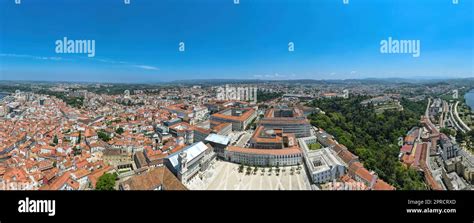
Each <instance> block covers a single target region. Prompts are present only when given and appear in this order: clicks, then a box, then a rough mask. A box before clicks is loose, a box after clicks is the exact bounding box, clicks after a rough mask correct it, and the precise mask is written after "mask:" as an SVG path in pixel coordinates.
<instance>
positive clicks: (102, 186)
mask: <svg viewBox="0 0 474 223" xmlns="http://www.w3.org/2000/svg"><path fill="white" fill-rule="evenodd" d="M116 179H117V176H116V175H114V174H110V173H105V174H104V175H102V176H101V177H99V180H97V183H96V185H95V189H96V190H114V188H115V180H116Z"/></svg>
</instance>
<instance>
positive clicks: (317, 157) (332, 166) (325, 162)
mask: <svg viewBox="0 0 474 223" xmlns="http://www.w3.org/2000/svg"><path fill="white" fill-rule="evenodd" d="M298 141H299V144H300V147H301V149H302V150H303V153H304V161H305V164H306V167H307V168H308V172H309V174H310V176H311V179H312V181H313V183H317V184H321V183H325V182H329V181H333V180H336V179H339V178H340V177H342V176H344V174H345V173H346V170H347V167H346V165H345V164H344V161H343V160H341V159H340V158H339V157H338V156H337V155H336V153H335V152H334V151H333V150H332V149H330V148H329V147H324V148H321V149H317V150H310V148H309V147H308V145H311V144H314V143H317V140H316V137H315V136H310V137H306V138H300V139H298Z"/></svg>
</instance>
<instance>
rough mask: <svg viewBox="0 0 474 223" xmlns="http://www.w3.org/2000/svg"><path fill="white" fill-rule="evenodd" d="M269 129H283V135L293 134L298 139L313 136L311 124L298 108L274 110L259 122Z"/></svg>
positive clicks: (270, 110)
mask: <svg viewBox="0 0 474 223" xmlns="http://www.w3.org/2000/svg"><path fill="white" fill-rule="evenodd" d="M258 124H259V126H264V127H265V128H268V129H282V130H283V133H293V134H295V136H296V137H298V138H300V137H308V136H311V124H310V123H309V121H308V120H307V119H306V117H305V116H304V113H303V111H301V110H300V109H298V108H272V109H269V110H268V111H267V112H266V113H265V116H264V117H263V118H262V119H261V120H260V121H259V122H258Z"/></svg>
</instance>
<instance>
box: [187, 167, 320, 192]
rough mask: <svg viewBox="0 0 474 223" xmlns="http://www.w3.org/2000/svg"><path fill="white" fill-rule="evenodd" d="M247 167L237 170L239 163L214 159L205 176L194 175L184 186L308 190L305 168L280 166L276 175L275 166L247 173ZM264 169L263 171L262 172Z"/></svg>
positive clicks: (204, 188)
mask: <svg viewBox="0 0 474 223" xmlns="http://www.w3.org/2000/svg"><path fill="white" fill-rule="evenodd" d="M246 169H247V167H245V168H244V170H243V172H239V164H235V163H230V162H225V161H216V162H215V163H214V165H213V168H211V169H210V170H209V171H208V173H207V174H206V176H205V177H202V179H201V178H199V177H195V179H193V180H192V181H191V182H190V183H188V184H187V185H186V186H187V187H188V188H189V189H190V190H310V189H311V186H310V184H309V181H308V178H307V176H306V173H305V170H304V168H303V166H302V165H301V169H300V170H297V168H296V167H293V169H294V171H293V174H291V173H292V171H291V167H280V173H279V174H278V176H277V173H276V170H275V169H276V168H275V167H274V168H273V171H272V172H271V173H270V172H269V168H262V167H259V168H258V170H257V172H255V173H254V171H251V173H250V174H247V173H246V172H247V170H246ZM262 169H265V172H262Z"/></svg>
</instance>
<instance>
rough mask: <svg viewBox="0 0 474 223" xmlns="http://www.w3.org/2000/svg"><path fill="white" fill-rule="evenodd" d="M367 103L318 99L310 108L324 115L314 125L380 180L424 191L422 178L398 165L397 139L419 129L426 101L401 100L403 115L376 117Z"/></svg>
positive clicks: (358, 98) (387, 113)
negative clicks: (325, 132)
mask: <svg viewBox="0 0 474 223" xmlns="http://www.w3.org/2000/svg"><path fill="white" fill-rule="evenodd" d="M365 99H367V97H364V96H356V97H352V98H349V99H342V98H337V99H319V100H315V101H313V102H312V103H311V104H310V105H312V106H315V107H319V108H320V109H322V110H323V111H324V112H325V114H322V113H319V114H313V115H310V120H311V124H313V125H315V126H317V127H319V128H322V129H324V130H325V131H327V132H328V133H330V134H332V135H334V137H335V138H336V139H337V140H338V142H340V143H342V144H344V145H346V146H347V148H348V149H349V150H350V151H351V152H352V153H354V154H356V155H357V156H359V158H360V159H361V161H362V162H363V163H364V165H365V166H366V167H367V168H368V169H370V170H374V171H375V172H376V173H377V174H378V175H379V177H380V178H382V179H384V180H385V181H387V182H388V183H390V184H392V185H394V186H395V187H397V188H399V189H424V188H425V184H424V182H423V178H422V176H421V175H420V174H418V173H417V172H416V171H414V170H412V169H407V168H405V167H403V165H402V164H401V163H400V162H399V161H398V154H399V147H398V145H397V141H398V138H399V137H401V136H404V135H405V134H406V132H407V131H408V130H410V129H411V128H413V127H415V126H419V118H420V116H421V115H422V114H423V113H424V110H425V108H426V107H425V106H426V101H422V102H416V103H415V102H412V101H409V100H406V99H403V98H402V99H401V104H402V105H403V106H404V110H403V111H389V110H386V111H384V112H383V113H380V114H377V113H376V112H375V109H374V106H373V105H371V104H368V105H362V104H361V102H362V101H363V100H365Z"/></svg>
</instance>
